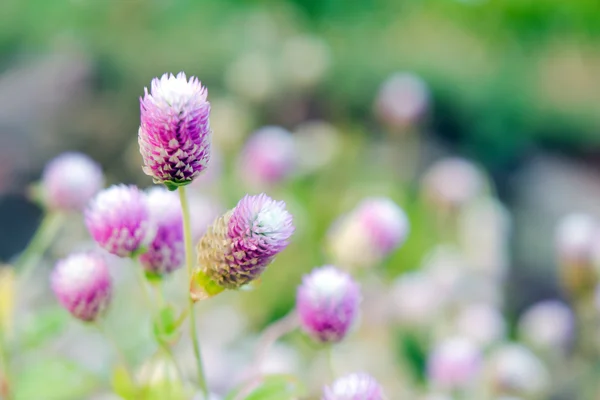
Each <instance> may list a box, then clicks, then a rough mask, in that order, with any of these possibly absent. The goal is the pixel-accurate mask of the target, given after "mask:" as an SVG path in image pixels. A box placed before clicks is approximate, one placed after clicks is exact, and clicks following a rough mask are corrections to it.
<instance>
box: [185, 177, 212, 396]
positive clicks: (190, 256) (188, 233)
mask: <svg viewBox="0 0 600 400" xmlns="http://www.w3.org/2000/svg"><path fill="white" fill-rule="evenodd" d="M179 201H180V202H181V210H182V213H183V236H184V243H185V260H186V266H187V272H188V282H190V281H191V279H192V269H193V267H194V248H193V246H192V227H191V225H190V207H189V205H188V200H187V196H186V194H185V187H184V186H180V187H179ZM186 290H187V288H186ZM189 309H190V335H191V336H192V345H193V347H194V356H195V357H196V365H197V369H198V384H199V385H200V388H201V389H202V393H203V394H204V398H205V399H207V400H208V396H209V392H208V386H207V384H206V378H205V377H204V367H203V365H202V353H201V351H200V343H199V341H198V332H197V327H196V315H195V313H194V301H193V300H192V298H191V297H189Z"/></svg>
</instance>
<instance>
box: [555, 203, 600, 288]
mask: <svg viewBox="0 0 600 400" xmlns="http://www.w3.org/2000/svg"><path fill="white" fill-rule="evenodd" d="M555 237H556V239H555V240H556V242H555V243H556V252H557V257H558V263H559V272H560V277H561V281H562V284H563V285H564V286H565V287H566V289H567V290H569V292H570V293H571V294H578V293H581V292H588V291H591V290H593V288H594V287H595V286H596V283H597V282H598V277H597V273H596V271H595V268H594V256H595V254H594V253H595V248H596V247H597V246H596V243H598V239H600V235H599V230H598V224H597V222H596V220H595V219H594V218H593V217H592V216H590V215H587V214H570V215H567V216H565V217H564V218H563V219H562V220H561V221H560V222H559V224H558V226H557V228H556V236H555Z"/></svg>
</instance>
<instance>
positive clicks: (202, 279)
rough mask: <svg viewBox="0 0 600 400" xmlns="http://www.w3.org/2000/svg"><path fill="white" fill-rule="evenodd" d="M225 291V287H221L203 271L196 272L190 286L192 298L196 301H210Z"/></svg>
mask: <svg viewBox="0 0 600 400" xmlns="http://www.w3.org/2000/svg"><path fill="white" fill-rule="evenodd" d="M224 290H225V288H224V287H222V286H219V285H218V284H217V283H216V282H215V281H213V280H212V279H210V277H209V276H208V275H206V274H205V273H204V272H203V271H201V270H197V271H195V272H194V276H193V277H192V282H191V285H190V296H191V297H192V299H193V300H194V301H199V300H205V299H209V298H211V297H214V296H216V295H218V294H219V293H221V292H222V291H224Z"/></svg>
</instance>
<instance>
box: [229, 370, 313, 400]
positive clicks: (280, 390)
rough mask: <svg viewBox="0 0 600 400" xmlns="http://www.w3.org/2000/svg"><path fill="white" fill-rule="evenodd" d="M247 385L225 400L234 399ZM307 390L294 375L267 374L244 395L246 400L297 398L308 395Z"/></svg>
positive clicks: (288, 399)
mask: <svg viewBox="0 0 600 400" xmlns="http://www.w3.org/2000/svg"><path fill="white" fill-rule="evenodd" d="M244 389H245V387H241V388H238V389H236V390H234V391H233V392H231V393H230V394H229V395H228V396H227V397H226V398H225V400H234V399H235V398H236V396H237V395H238V393H239V392H240V391H242V390H244ZM306 393H307V390H306V388H305V387H304V386H303V385H302V383H301V382H300V381H299V380H298V378H296V377H295V376H293V375H267V376H265V377H263V378H262V379H261V381H260V383H259V384H258V385H256V386H255V387H254V388H253V389H252V391H251V392H250V393H249V394H248V395H246V396H245V397H244V400H297V399H299V398H300V397H303V396H306Z"/></svg>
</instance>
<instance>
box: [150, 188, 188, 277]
mask: <svg viewBox="0 0 600 400" xmlns="http://www.w3.org/2000/svg"><path fill="white" fill-rule="evenodd" d="M147 199H148V208H149V211H150V220H151V221H152V225H153V226H154V228H155V229H156V235H155V236H154V240H153V241H152V243H150V245H149V246H148V251H147V252H145V253H144V254H142V255H140V263H141V264H142V267H144V269H145V270H146V271H148V272H151V273H154V274H157V275H162V274H166V273H169V272H172V271H174V270H176V269H177V268H179V267H181V266H182V265H183V260H184V258H185V250H184V246H183V216H182V213H181V204H180V203H179V198H178V197H177V196H176V195H175V194H174V193H172V192H169V191H167V190H166V189H163V188H161V187H155V188H153V189H151V190H150V191H149V192H148V196H147Z"/></svg>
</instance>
